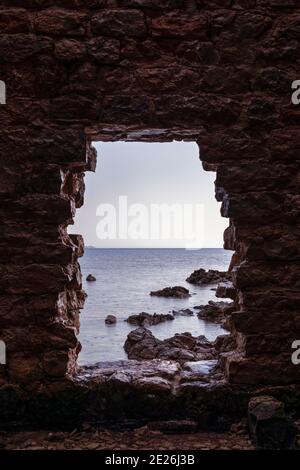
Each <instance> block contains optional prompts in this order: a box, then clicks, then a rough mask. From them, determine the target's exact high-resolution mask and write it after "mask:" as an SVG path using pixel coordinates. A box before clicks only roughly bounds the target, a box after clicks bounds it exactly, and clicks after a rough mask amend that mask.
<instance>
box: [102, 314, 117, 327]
mask: <svg viewBox="0 0 300 470" xmlns="http://www.w3.org/2000/svg"><path fill="white" fill-rule="evenodd" d="M105 323H106V324H107V325H115V324H116V323H117V317H116V316H115V315H107V317H106V318H105Z"/></svg>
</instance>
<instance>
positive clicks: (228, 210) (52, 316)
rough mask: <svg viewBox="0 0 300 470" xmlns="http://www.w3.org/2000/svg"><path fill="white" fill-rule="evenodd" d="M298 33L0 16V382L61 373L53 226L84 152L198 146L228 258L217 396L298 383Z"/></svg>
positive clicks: (117, 9)
mask: <svg viewBox="0 0 300 470" xmlns="http://www.w3.org/2000/svg"><path fill="white" fill-rule="evenodd" d="M24 3H25V5H24ZM298 23H299V12H298V4H297V2H296V1H294V0H288V2H283V1H281V0H273V1H269V2H266V1H258V0H257V1H254V0H253V1H252V0H251V1H250V2H246V1H245V0H237V1H236V2H234V3H233V2H230V1H229V0H210V1H208V2H202V1H200V0H199V1H198V0H197V1H194V2H183V1H182V0H163V1H160V2H159V1H157V0H126V1H124V2H106V1H104V0H94V1H92V2H84V1H83V0H64V1H62V2H60V4H59V6H58V5H54V3H53V2H48V1H46V2H42V1H38V0H29V1H27V2H20V1H17V0H15V1H9V0H3V1H2V2H1V8H0V26H1V28H0V59H1V62H2V65H1V80H4V81H5V82H6V85H7V105H5V106H2V105H1V108H0V126H1V135H0V150H1V151H0V163H1V175H0V194H1V208H0V217H1V220H4V221H5V223H3V224H2V226H1V233H0V273H1V281H0V307H1V308H0V326H1V330H0V340H1V331H3V334H5V335H6V336H7V337H8V338H10V339H9V343H10V344H8V353H9V354H8V358H9V360H8V364H7V366H5V370H4V371H1V381H2V382H3V381H4V380H5V381H7V382H9V383H10V385H11V384H17V385H20V386H21V387H22V388H25V389H26V388H28V387H36V389H39V388H40V387H41V386H43V387H46V388H47V387H49V383H52V381H53V380H55V381H56V380H57V382H58V383H60V384H61V387H64V386H65V384H66V382H65V380H66V377H67V375H66V373H68V374H72V373H75V371H76V355H77V354H78V351H79V348H80V347H79V344H78V340H77V339H76V332H77V330H78V328H79V310H80V309H81V308H82V306H83V302H84V297H85V296H84V293H83V291H82V287H81V275H80V268H79V265H78V256H81V255H82V254H83V242H82V240H81V239H80V237H74V236H69V235H68V233H67V226H68V225H69V224H71V223H72V222H73V219H74V215H75V210H76V208H78V207H80V206H81V205H82V204H83V197H84V173H85V171H94V170H95V165H96V152H95V149H93V148H92V147H91V142H92V141H93V140H100V141H101V140H102V141H119V140H122V141H147V142H153V141H157V142H170V141H172V140H185V141H196V142H197V143H198V144H199V148H200V157H201V160H202V162H203V165H204V167H205V169H207V170H212V171H216V198H217V200H218V201H220V202H222V215H223V216H225V217H229V218H230V226H229V228H228V229H227V230H226V232H225V235H224V245H225V248H226V249H230V250H234V251H235V254H234V256H233V258H232V260H233V261H232V263H231V265H230V272H231V274H232V282H233V289H234V290H236V299H235V311H234V312H233V314H232V318H231V320H230V327H231V329H232V331H233V333H234V335H235V340H236V346H237V348H238V349H236V348H235V349H234V350H233V352H232V353H229V351H227V352H226V353H224V356H223V358H222V364H223V366H224V370H225V372H226V374H227V380H228V381H229V382H233V383H236V384H246V385H248V384H251V385H252V384H259V383H261V382H263V383H265V384H267V385H270V384H275V385H278V384H282V383H285V384H293V383H296V382H298V381H299V371H298V368H297V366H295V365H293V364H292V363H291V360H290V358H291V341H292V339H293V338H292V335H294V336H295V338H294V339H297V338H298V335H300V324H299V321H298V317H297V313H298V311H299V307H300V298H299V292H298V291H299V267H298V265H299V260H300V251H299V227H300V225H299V216H300V206H299V194H298V192H299V191H298V188H299V174H300V173H299V172H300V166H299V165H300V163H299V160H300V158H299V156H300V136H299V131H298V127H297V126H298V124H299V110H298V108H297V107H296V106H294V105H293V104H292V103H291V100H290V96H291V86H290V85H291V82H292V81H293V80H295V79H297V77H295V72H294V71H295V70H296V69H299V65H300V58H299V51H298V49H299V48H298V39H299V33H298ZM291 64H292V65H291ZM186 295H188V293H185V294H184V296H186ZM53 325H55V328H57V329H55V331H54V330H53V329H52V327H53ZM24 328H27V331H28V334H27V338H26V348H27V349H26V351H24V350H23V349H22V346H21V344H20V332H21V331H23V329H24ZM8 331H9V334H8ZM45 332H49V347H48V349H47V350H41V349H40V348H42V341H43V340H45ZM299 337H300V336H299ZM45 342H47V341H45ZM233 347H234V345H233ZM257 351H259V356H258V355H257Z"/></svg>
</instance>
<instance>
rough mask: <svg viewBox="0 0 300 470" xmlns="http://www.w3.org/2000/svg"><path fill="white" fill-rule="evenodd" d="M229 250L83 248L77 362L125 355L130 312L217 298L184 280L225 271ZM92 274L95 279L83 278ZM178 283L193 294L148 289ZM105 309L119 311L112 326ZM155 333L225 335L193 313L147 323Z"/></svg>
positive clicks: (163, 309)
mask: <svg viewBox="0 0 300 470" xmlns="http://www.w3.org/2000/svg"><path fill="white" fill-rule="evenodd" d="M230 258H231V252H228V251H225V250H223V249H202V250H197V251H187V250H184V249H105V250H103V249H94V248H87V249H86V251H85V255H84V257H83V258H82V259H81V261H80V264H81V270H82V274H83V280H84V281H83V288H84V289H85V291H86V293H87V294H88V297H87V299H86V303H85V307H84V310H83V311H82V312H81V330H80V337H79V339H80V341H81V344H82V352H81V353H80V356H79V363H80V364H92V363H94V362H99V361H115V360H119V359H126V358H127V356H126V354H125V352H124V350H123V345H124V342H125V340H126V337H127V335H128V333H129V332H130V331H131V330H132V329H134V328H135V327H134V326H129V325H128V324H127V323H126V322H125V321H124V320H125V319H126V318H127V317H128V316H129V315H131V314H135V313H140V312H148V313H154V312H156V313H168V312H170V311H172V310H173V309H175V310H178V309H184V308H191V309H192V308H193V306H195V305H201V304H206V303H207V302H208V301H209V300H215V292H214V291H212V290H211V287H213V286H208V287H196V286H192V285H191V284H188V283H186V282H185V279H186V278H187V276H189V274H191V273H192V271H194V270H195V269H199V268H205V269H219V270H226V269H227V268H228V265H229V262H230ZM88 274H93V275H94V276H95V277H96V278H97V281H96V282H91V283H88V282H86V281H85V279H86V276H87V275H88ZM175 285H181V286H184V287H187V288H188V289H189V290H190V293H192V294H194V295H192V297H190V298H189V299H165V298H159V297H151V296H150V295H149V293H150V291H151V290H157V289H162V288H163V287H167V286H175ZM108 314H112V315H115V316H117V318H118V322H117V324H116V325H109V326H108V325H106V324H105V322H104V320H105V318H106V316H107V315H108ZM151 330H152V332H153V334H154V335H155V336H156V337H158V338H160V339H164V338H167V337H170V336H173V335H174V334H175V333H180V332H184V331H189V332H191V333H192V334H193V335H197V336H198V335H202V334H203V335H205V336H206V337H207V338H208V339H209V340H213V339H215V338H216V337H217V336H218V335H220V334H224V330H222V328H221V327H220V326H219V325H215V324H213V323H209V322H205V321H202V320H199V319H198V317H197V315H196V314H195V316H193V317H183V316H178V317H176V318H175V320H174V321H169V322H165V323H161V324H160V325H156V326H153V327H151Z"/></svg>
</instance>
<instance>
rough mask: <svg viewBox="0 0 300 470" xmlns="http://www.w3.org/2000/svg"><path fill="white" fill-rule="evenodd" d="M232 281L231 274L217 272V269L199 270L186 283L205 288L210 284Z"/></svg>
mask: <svg viewBox="0 0 300 470" xmlns="http://www.w3.org/2000/svg"><path fill="white" fill-rule="evenodd" d="M230 279H231V274H230V273H228V272H225V271H217V270H216V269H209V270H208V271H205V269H197V270H196V271H194V272H193V273H192V274H191V275H190V276H189V277H188V278H187V279H186V282H189V283H190V284H194V285H197V286H205V285H208V284H218V283H219V282H224V281H227V280H230Z"/></svg>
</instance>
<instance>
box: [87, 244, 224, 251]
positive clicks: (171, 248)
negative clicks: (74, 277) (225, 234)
mask: <svg viewBox="0 0 300 470" xmlns="http://www.w3.org/2000/svg"><path fill="white" fill-rule="evenodd" d="M84 248H91V249H94V250H186V251H199V250H224V248H223V247H222V246H204V247H202V248H186V247H185V246H176V247H173V246H169V247H168V246H159V247H156V246H137V247H131V246H118V247H115V246H111V247H103V246H93V245H85V247H84ZM226 251H231V250H226Z"/></svg>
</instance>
